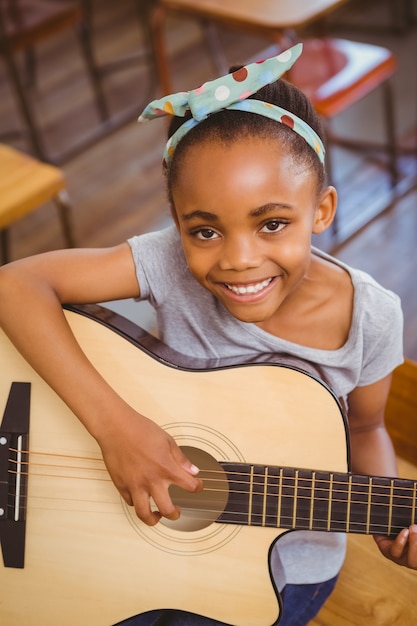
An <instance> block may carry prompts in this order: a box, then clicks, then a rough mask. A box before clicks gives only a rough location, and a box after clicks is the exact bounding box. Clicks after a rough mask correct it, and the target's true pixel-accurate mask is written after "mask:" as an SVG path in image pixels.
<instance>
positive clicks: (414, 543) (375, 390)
mask: <svg viewBox="0 0 417 626" xmlns="http://www.w3.org/2000/svg"><path fill="white" fill-rule="evenodd" d="M390 385H391V376H387V377H386V378H383V379H382V380H380V381H378V382H376V383H374V384H373V385H368V386H366V387H357V388H356V389H355V390H354V391H353V392H352V393H351V394H350V395H349V432H350V446H351V461H352V471H353V472H356V473H359V474H368V475H371V476H372V475H373V476H396V475H397V463H396V458H395V452H394V448H393V445H392V442H391V439H390V437H389V435H388V432H387V430H386V428H385V423H384V412H385V406H386V403H387V399H388V394H389V390H390ZM374 539H375V541H376V543H377V545H378V547H379V549H380V551H381V552H382V554H383V555H384V556H386V557H387V558H388V559H391V560H392V561H394V562H395V563H398V564H399V565H405V566H406V567H410V568H412V569H417V525H416V524H413V525H412V526H410V528H405V529H404V530H402V531H401V532H400V533H399V535H398V536H397V537H396V538H395V539H394V540H392V539H388V538H387V537H383V536H375V537H374Z"/></svg>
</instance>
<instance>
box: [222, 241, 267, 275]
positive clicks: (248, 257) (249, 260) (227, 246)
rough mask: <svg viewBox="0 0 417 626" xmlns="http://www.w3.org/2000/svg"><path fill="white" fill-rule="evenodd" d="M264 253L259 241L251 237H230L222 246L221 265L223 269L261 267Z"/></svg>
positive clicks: (238, 269)
mask: <svg viewBox="0 0 417 626" xmlns="http://www.w3.org/2000/svg"><path fill="white" fill-rule="evenodd" d="M261 261H262V254H261V250H260V246H259V242H257V241H256V240H255V239H254V238H250V237H243V236H241V237H233V238H228V239H227V240H226V241H225V242H224V245H223V246H222V254H221V259H220V263H219V265H220V267H221V269H223V270H235V271H242V270H245V269H249V268H251V267H259V264H260V263H261Z"/></svg>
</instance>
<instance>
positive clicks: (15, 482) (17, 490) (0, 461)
mask: <svg viewBox="0 0 417 626" xmlns="http://www.w3.org/2000/svg"><path fill="white" fill-rule="evenodd" d="M29 417H30V383H18V382H14V383H12V386H11V389H10V393H9V397H8V400H7V404H6V409H5V411H4V415H3V419H2V422H1V427H0V543H1V549H2V554H3V562H4V566H5V567H15V568H22V567H24V562H25V537H26V510H27V484H28V467H29V465H28V461H29V458H28V457H29V454H28V444H29Z"/></svg>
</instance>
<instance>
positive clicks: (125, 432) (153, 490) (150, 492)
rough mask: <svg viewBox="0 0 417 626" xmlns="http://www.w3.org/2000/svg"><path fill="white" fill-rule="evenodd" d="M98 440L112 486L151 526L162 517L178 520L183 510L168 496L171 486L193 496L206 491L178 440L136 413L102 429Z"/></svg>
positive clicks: (131, 411) (132, 411)
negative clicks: (175, 486) (203, 490)
mask: <svg viewBox="0 0 417 626" xmlns="http://www.w3.org/2000/svg"><path fill="white" fill-rule="evenodd" d="M112 422H113V420H112ZM96 438H97V441H98V443H99V445H100V448H101V450H102V454H103V459H104V462H105V464H106V467H107V470H108V472H109V474H110V477H111V479H112V481H113V483H114V484H115V486H116V487H117V489H118V490H119V492H120V494H121V495H122V497H123V499H124V500H125V501H126V502H127V504H129V505H130V506H134V508H135V511H136V514H137V516H138V517H139V519H141V520H142V521H143V522H144V523H145V524H148V525H149V526H153V525H154V524H156V523H157V522H158V521H159V520H160V519H161V517H167V518H168V519H171V520H175V519H178V518H179V516H180V509H179V507H178V506H176V505H175V504H174V503H173V502H172V500H171V497H170V494H169V492H168V488H169V486H170V485H172V484H175V485H177V486H178V487H181V488H182V489H185V490H186V491H189V492H191V493H196V492H198V491H201V490H202V488H203V483H202V481H201V480H199V479H198V478H196V476H197V474H198V471H199V470H198V468H197V467H195V465H193V464H192V463H191V462H190V461H189V460H188V459H187V458H186V457H185V455H184V454H183V453H182V451H181V449H180V448H179V447H178V445H177V444H176V443H175V440H174V439H173V438H172V437H171V436H170V435H168V433H166V432H165V431H164V430H163V429H162V428H160V427H159V426H158V425H157V424H155V422H153V421H151V420H149V419H147V418H146V417H144V416H143V415H140V414H139V413H136V412H135V411H134V410H133V409H130V413H129V409H128V410H127V413H125V414H124V415H123V418H121V419H118V420H114V422H113V423H112V425H111V426H107V427H106V428H103V432H101V433H100V434H99V436H97V437H96ZM151 500H152V501H153V502H152V501H151ZM153 504H154V505H155V506H153ZM155 507H156V509H155Z"/></svg>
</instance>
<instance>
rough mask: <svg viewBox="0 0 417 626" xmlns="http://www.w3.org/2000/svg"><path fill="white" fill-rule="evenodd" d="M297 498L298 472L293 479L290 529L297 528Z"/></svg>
mask: <svg viewBox="0 0 417 626" xmlns="http://www.w3.org/2000/svg"><path fill="white" fill-rule="evenodd" d="M297 497H298V470H296V472H295V478H294V498H293V500H294V501H293V507H292V527H293V528H297Z"/></svg>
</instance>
